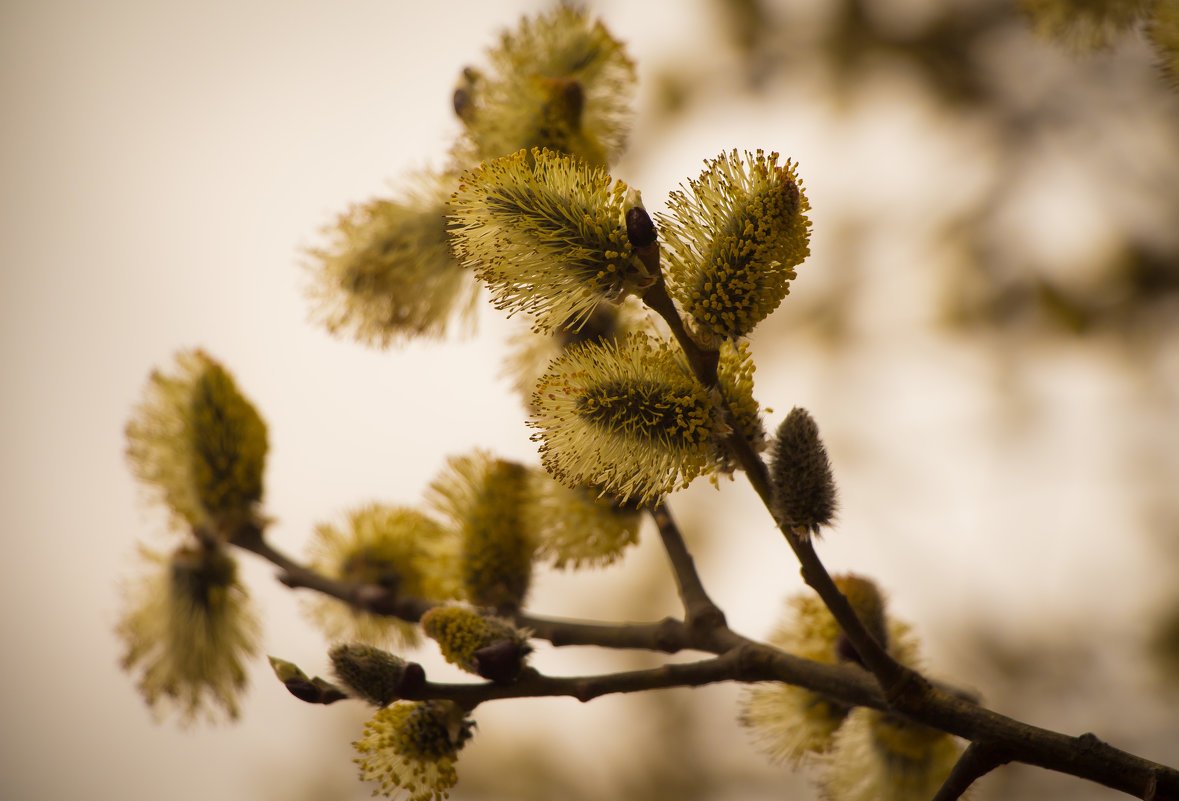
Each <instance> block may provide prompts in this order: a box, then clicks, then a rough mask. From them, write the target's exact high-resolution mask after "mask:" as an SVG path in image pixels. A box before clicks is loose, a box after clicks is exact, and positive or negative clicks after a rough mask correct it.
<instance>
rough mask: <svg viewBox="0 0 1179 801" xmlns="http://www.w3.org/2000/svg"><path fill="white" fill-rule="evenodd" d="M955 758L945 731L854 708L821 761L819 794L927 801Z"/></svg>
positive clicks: (861, 800)
mask: <svg viewBox="0 0 1179 801" xmlns="http://www.w3.org/2000/svg"><path fill="white" fill-rule="evenodd" d="M960 754H961V748H960V747H959V745H958V742H957V741H956V740H955V739H954V738H953V737H951V736H950V735H948V734H946V733H945V732H942V731H939V730H937V729H932V728H930V727H928V726H923V725H921V724H919V723H913V722H911V721H907V720H904V719H902V718H898V717H895V716H893V715H890V714H888V713H887V712H881V711H879V710H876V709H867V708H858V709H854V710H852V712H851V713H850V714H849V715H848V716H847V720H846V721H844V724H843V725H842V726H841V727H840V729H839V731H838V732H837V733H836V734H835V738H834V743H833V745H832V747H831V750H830V751H829V752H828V753H826V754H824V755H823V756H822V757H821V759H820V766H821V770H822V774H821V776H820V778H819V789H820V792H821V794H822V796H823V798H824V799H826V800H827V801H928V799H930V798H932V797H933V795H934V793H936V792H937V790H938V788H939V787H941V786H942V783H943V782H944V781H945V780H946V777H947V776H949V775H950V771H951V770H952V769H953V767H954V763H956V762H957V761H958V757H959V756H960Z"/></svg>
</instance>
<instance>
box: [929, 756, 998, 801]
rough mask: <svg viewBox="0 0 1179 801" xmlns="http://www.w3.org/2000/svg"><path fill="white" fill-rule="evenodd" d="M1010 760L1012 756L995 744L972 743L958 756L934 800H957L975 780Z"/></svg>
mask: <svg viewBox="0 0 1179 801" xmlns="http://www.w3.org/2000/svg"><path fill="white" fill-rule="evenodd" d="M1010 761H1011V757H1010V756H1008V755H1006V754H1005V753H1004V752H1003V751H1001V750H1000V749H998V748H995V747H994V746H991V745H988V744H985V743H971V744H970V745H969V746H967V747H966V750H965V751H963V752H962V756H960V757H958V761H957V762H956V763H955V764H954V768H953V769H952V770H951V771H950V775H949V776H947V777H946V780H945V781H944V782H942V786H941V787H940V788H938V791H937V794H936V795H934V797H933V801H957V799H959V798H961V797H962V795H963V793H965V792H966V790H967V789H968V788H969V787H970V785H972V784H974V782H975V781H977V780H978V779H979V778H981V777H983V776H985V775H986V774H988V773H990V772H991V771H992V770H994V769H995V768H997V767H999V766H1000V765H1005V764H1007V763H1008V762H1010Z"/></svg>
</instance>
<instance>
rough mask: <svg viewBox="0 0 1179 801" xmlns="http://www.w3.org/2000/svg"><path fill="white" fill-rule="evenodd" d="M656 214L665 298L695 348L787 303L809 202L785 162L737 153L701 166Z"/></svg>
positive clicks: (802, 252) (804, 239)
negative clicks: (684, 320)
mask: <svg viewBox="0 0 1179 801" xmlns="http://www.w3.org/2000/svg"><path fill="white" fill-rule="evenodd" d="M668 206H669V210H670V214H668V215H656V216H657V219H658V221H659V224H660V231H661V233H662V235H663V240H664V243H665V244H666V246H667V247H666V249H665V255H666V262H667V267H666V274H667V284H668V292H669V293H670V294H671V296H672V298H674V299H675V301H676V303H677V304H679V306H680V308H681V309H682V310H683V311H684V312H686V313H687V314H688V315H689V317H690V320H691V322H692V323H693V325H694V327H695V331H694V333H695V335H696V336H697V337H698V338H699V339H700V340H701V342H703V343H705V344H709V345H714V340H716V339H736V338H738V337H743V336H746V335H747V334H749V332H750V331H752V330H753V328H754V326H756V325H757V324H758V323H759V322H761V321H762V320H764V319H765V318H766V317H767V316H768V315H769V314H770V312H772V311H774V309H776V308H777V307H778V304H779V303H781V302H782V299H783V298H784V297H786V295H787V293H788V292H789V288H790V281H791V280H792V279H793V278H794V276H795V272H794V268H795V267H796V266H797V265H798V264H800V263H801V262H802V261H803V260H804V259H805V258H806V257H807V256H808V255H809V254H810V248H809V245H808V242H809V239H810V220H808V219H807V217H806V212H807V210H808V209H809V208H810V204H809V203H808V201H807V199H806V195H805V194H804V193H803V191H802V182H801V180H799V178H798V176H797V175H796V174H795V171H794V165H793V164H792V163H791V162H790V161H789V160H788V161H787V162H786V163H785V164H782V165H779V164H778V154H777V153H770V154H769V155H766V154H765V153H764V152H762V151H760V150H759V151H757V153H756V154H750V153H745V154H744V156H741V155H740V154H738V153H737V151H735V150H734V151H732V152H730V153H722V154H721V155H720V156H719V157H717V158H716V159H714V160H712V161H710V162H706V168H705V170H704V171H703V172H702V173H701V174H700V177H699V178H698V179H697V180H695V181H689V183H688V186H687V187H686V188H684V189H683V190H680V191H674V192H672V193H671V195H670V196H669V199H668Z"/></svg>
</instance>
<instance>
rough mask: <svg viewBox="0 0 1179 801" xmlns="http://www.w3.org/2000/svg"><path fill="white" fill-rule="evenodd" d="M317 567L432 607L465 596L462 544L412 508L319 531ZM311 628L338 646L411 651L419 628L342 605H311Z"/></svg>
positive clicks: (366, 515)
mask: <svg viewBox="0 0 1179 801" xmlns="http://www.w3.org/2000/svg"><path fill="white" fill-rule="evenodd" d="M310 554H311V558H310V565H311V567H312V568H313V569H315V570H316V571H318V572H320V573H322V574H323V575H325V576H328V577H330V578H335V579H342V580H344V581H350V582H356V583H362V584H375V585H379V586H382V587H387V588H390V589H394V590H396V592H398V593H401V594H403V595H407V596H413V597H418V598H425V599H427V600H444V599H447V598H453V597H455V595H456V594H457V593H458V592H459V582H458V570H457V565H458V562H457V543H456V542H455V540H454V538H453V536H451V535H450V533H449V532H447V531H446V530H445V529H444V528H443V526H442V525H441V524H440V523H438V522H437V521H436V520H434V519H432V518H430V517H429V516H427V515H425V514H423V513H422V512H420V511H418V510H416V509H412V508H409V507H402V506H388V505H384V504H377V503H373V504H368V505H365V506H362V507H360V508H358V509H355V510H353V511H351V512H349V513H348V515H347V516H346V519H345V521H344V524H343V525H336V524H332V523H323V524H320V525H318V526H316V529H315V534H314V536H313V538H312V541H311V545H310ZM305 609H306V611H307V613H308V614H309V615H310V617H311V618H312V620H314V621H315V623H316V624H318V625H319V626H320V628H321V629H322V630H323V631H324V633H325V634H326V635H327V636H328V637H329V638H330V639H332V640H340V641H348V642H352V641H357V642H362V643H366V644H369V645H394V646H412V645H414V644H416V643H417V641H418V636H417V628H416V627H415V626H414V625H413V624H411V623H407V622H405V621H403V620H398V619H396V618H393V617H388V616H385V615H377V614H373V613H371V612H367V611H364V610H359V609H355V608H354V607H351V606H349V605H348V604H345V603H344V602H343V601H339V600H337V599H335V598H331V597H328V596H326V595H316V596H315V597H313V598H309V599H308V600H307V601H306V606H305Z"/></svg>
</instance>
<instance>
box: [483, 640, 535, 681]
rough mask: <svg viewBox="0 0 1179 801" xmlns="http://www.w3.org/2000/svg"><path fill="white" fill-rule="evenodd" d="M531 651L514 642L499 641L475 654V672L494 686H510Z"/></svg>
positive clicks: (525, 646)
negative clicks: (493, 683)
mask: <svg viewBox="0 0 1179 801" xmlns="http://www.w3.org/2000/svg"><path fill="white" fill-rule="evenodd" d="M531 650H532V649H531V648H529V647H528V646H527V645H525V644H523V643H520V642H517V641H515V640H499V641H497V642H494V643H492V644H491V645H488V646H487V647H485V648H480V649H479V650H478V651H476V652H475V654H474V660H475V672H476V673H478V674H479V675H480V676H482V677H483V678H485V679H490V680H491V681H494V682H495V683H496V684H511V683H512V682H513V681H515V680H516V677H517V676H519V675H520V669H521V668H522V667H523V666H524V657H525V656H527V655H528V653H529V652H531Z"/></svg>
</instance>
